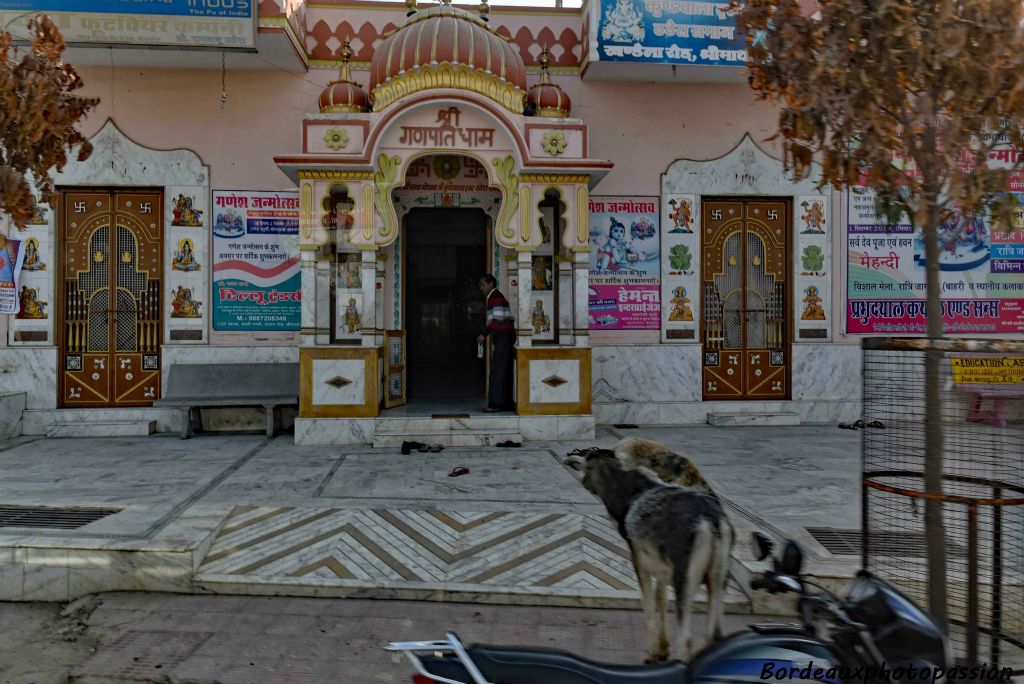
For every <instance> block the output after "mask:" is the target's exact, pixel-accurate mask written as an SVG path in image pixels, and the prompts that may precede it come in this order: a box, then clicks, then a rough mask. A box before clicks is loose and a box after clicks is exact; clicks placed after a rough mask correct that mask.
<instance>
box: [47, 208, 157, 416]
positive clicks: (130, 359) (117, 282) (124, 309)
mask: <svg viewBox="0 0 1024 684" xmlns="http://www.w3.org/2000/svg"><path fill="white" fill-rule="evenodd" d="M61 208H62V212H61V219H62V238H63V239H62V241H61V244H62V248H63V256H64V258H63V264H62V265H63V295H64V296H63V301H62V306H61V326H60V327H61V360H62V366H63V371H62V376H63V377H62V381H61V383H59V384H60V392H61V396H60V404H61V406H67V407H76V406H77V407H86V406H90V407H94V406H147V405H150V404H151V403H152V402H153V400H154V399H157V398H158V397H159V392H160V334H161V333H160V313H161V306H160V299H161V298H160V294H161V289H160V283H161V245H162V228H163V226H162V223H161V221H162V219H161V217H162V216H163V202H162V197H161V195H160V193H158V192H143V191H127V192H119V193H111V192H105V191H83V192H79V191H72V192H67V193H65V194H64V197H63V202H62V207H61Z"/></svg>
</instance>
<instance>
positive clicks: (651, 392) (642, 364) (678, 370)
mask: <svg viewBox="0 0 1024 684" xmlns="http://www.w3.org/2000/svg"><path fill="white" fill-rule="evenodd" d="M592 358H593V369H592V371H591V373H592V380H593V384H594V395H593V397H594V401H595V402H606V401H629V402H633V401H636V402H645V401H699V400H700V399H701V393H700V378H701V366H700V363H701V357H700V347H699V346H698V345H672V346H669V345H631V346H616V347H595V348H594V351H593V357H592ZM626 422H630V421H626Z"/></svg>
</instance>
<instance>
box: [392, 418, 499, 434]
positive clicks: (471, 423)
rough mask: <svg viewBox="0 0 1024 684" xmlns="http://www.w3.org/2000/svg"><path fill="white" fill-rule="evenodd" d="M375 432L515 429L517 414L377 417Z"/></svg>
mask: <svg viewBox="0 0 1024 684" xmlns="http://www.w3.org/2000/svg"><path fill="white" fill-rule="evenodd" d="M376 423H377V432H378V433H385V434H399V433H406V434H407V433H411V432H419V431H424V430H432V431H436V430H516V429H518V428H519V416H471V417H469V418H386V417H382V418H377V419H376Z"/></svg>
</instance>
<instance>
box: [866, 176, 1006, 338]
mask: <svg viewBox="0 0 1024 684" xmlns="http://www.w3.org/2000/svg"><path fill="white" fill-rule="evenodd" d="M848 197H849V200H848V201H849V205H848V209H849V221H848V229H847V237H846V239H847V255H848V266H847V310H846V331H847V332H848V333H850V334H869V335H915V334H924V333H926V332H927V326H928V322H927V318H926V312H925V308H926V307H925V298H926V292H927V289H926V280H925V244H924V240H923V239H922V233H921V230H920V229H916V230H915V229H914V227H913V226H911V225H910V223H909V222H908V221H902V222H898V223H896V224H892V225H890V224H888V223H887V222H886V221H885V220H884V219H883V218H882V217H879V216H877V215H876V213H875V194H874V192H872V191H871V190H870V189H868V188H864V187H856V188H854V189H853V191H851V192H850V193H849V195H848ZM1018 223H1020V224H1021V225H1015V226H1013V227H1012V229H1011V230H1007V229H1005V228H997V227H993V226H992V225H991V223H990V221H989V220H988V218H987V217H985V216H970V215H967V214H965V213H964V212H961V211H959V210H958V209H956V208H955V207H954V210H953V211H952V213H951V215H950V216H949V218H948V219H947V220H946V221H945V222H944V223H943V225H942V226H941V227H940V229H939V234H940V235H939V237H940V239H941V240H942V242H943V245H942V251H941V256H940V258H939V268H940V271H941V272H940V282H941V285H942V309H943V316H944V319H945V330H946V333H947V334H950V335H975V334H996V335H1000V334H1008V333H1024V220H1018Z"/></svg>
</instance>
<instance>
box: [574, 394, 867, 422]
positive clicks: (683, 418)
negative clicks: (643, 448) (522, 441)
mask: <svg viewBox="0 0 1024 684" xmlns="http://www.w3.org/2000/svg"><path fill="white" fill-rule="evenodd" d="M750 412H768V413H796V414H798V415H799V416H800V422H801V423H807V424H834V423H837V422H841V421H845V422H852V421H854V420H856V419H857V418H859V417H860V414H861V403H860V401H856V400H848V401H844V400H818V401H691V402H659V403H643V404H641V403H626V402H615V403H595V404H594V416H595V418H596V419H597V423H598V424H599V425H614V424H618V423H632V424H634V425H703V424H706V423H707V420H708V414H709V413H750Z"/></svg>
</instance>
